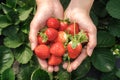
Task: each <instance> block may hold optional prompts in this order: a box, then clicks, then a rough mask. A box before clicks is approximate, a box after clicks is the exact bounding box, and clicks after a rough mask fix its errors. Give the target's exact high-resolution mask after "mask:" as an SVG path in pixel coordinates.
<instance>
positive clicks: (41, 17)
mask: <svg viewBox="0 0 120 80" xmlns="http://www.w3.org/2000/svg"><path fill="white" fill-rule="evenodd" d="M44 12H45V11H44V10H43V9H40V10H37V12H36V14H35V16H34V18H33V20H32V22H31V24H30V33H29V40H30V43H31V49H32V50H34V48H35V47H36V46H37V34H38V32H39V30H40V29H41V28H43V26H44V25H45V22H46V20H47V18H48V17H49V15H48V14H47V13H46V14H45V13H44ZM46 15H47V16H46Z"/></svg>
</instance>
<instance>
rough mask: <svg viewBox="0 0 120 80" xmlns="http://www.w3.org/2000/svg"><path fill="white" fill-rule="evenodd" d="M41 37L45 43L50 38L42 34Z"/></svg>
mask: <svg viewBox="0 0 120 80" xmlns="http://www.w3.org/2000/svg"><path fill="white" fill-rule="evenodd" d="M39 35H40V36H41V37H42V41H43V42H47V40H48V37H47V35H46V34H45V33H43V32H40V33H39Z"/></svg>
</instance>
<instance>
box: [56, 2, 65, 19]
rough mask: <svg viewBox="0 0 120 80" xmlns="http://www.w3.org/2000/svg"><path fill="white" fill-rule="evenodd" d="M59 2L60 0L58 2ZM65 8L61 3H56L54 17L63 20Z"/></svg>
mask: <svg viewBox="0 0 120 80" xmlns="http://www.w3.org/2000/svg"><path fill="white" fill-rule="evenodd" d="M57 1H59V0H57ZM63 13H64V12H63V7H62V5H61V4H60V2H55V3H54V17H56V18H58V19H63V16H64V15H63Z"/></svg>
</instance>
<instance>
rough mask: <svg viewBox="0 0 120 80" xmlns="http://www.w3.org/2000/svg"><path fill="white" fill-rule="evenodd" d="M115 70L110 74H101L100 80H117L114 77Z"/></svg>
mask: <svg viewBox="0 0 120 80" xmlns="http://www.w3.org/2000/svg"><path fill="white" fill-rule="evenodd" d="M115 72H116V70H115V69H114V70H112V71H111V72H107V73H102V75H101V78H100V80H118V78H117V77H116V75H115Z"/></svg>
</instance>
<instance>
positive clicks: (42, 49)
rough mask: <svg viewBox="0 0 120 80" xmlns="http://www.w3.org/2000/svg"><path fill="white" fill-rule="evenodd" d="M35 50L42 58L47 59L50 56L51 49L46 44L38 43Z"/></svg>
mask: <svg viewBox="0 0 120 80" xmlns="http://www.w3.org/2000/svg"><path fill="white" fill-rule="evenodd" d="M34 51H35V54H36V55H37V56H38V57H39V58H41V59H47V58H49V56H50V49H49V47H48V46H46V45H44V44H42V45H38V46H37V47H36V48H35V50H34Z"/></svg>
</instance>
